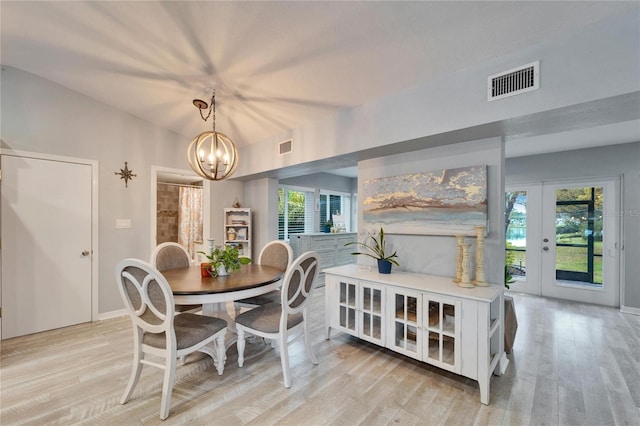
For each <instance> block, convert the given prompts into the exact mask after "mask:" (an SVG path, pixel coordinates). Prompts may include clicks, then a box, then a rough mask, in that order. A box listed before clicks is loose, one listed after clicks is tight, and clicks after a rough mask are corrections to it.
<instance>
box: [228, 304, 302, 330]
mask: <svg viewBox="0 0 640 426" xmlns="http://www.w3.org/2000/svg"><path fill="white" fill-rule="evenodd" d="M281 315H282V305H280V304H279V303H267V304H266V305H262V306H258V307H257V308H254V309H251V310H250V311H247V312H243V313H241V314H240V315H238V316H237V317H236V323H237V324H241V325H244V326H245V327H247V328H250V329H253V330H257V331H261V332H263V333H278V329H279V328H280V316H281ZM301 322H302V313H301V312H298V313H295V314H293V315H289V318H287V329H289V328H291V327H294V326H296V325H298V324H300V323H301Z"/></svg>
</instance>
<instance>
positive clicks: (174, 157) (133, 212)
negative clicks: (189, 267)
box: [0, 67, 244, 314]
mask: <svg viewBox="0 0 640 426" xmlns="http://www.w3.org/2000/svg"><path fill="white" fill-rule="evenodd" d="M0 75H1V83H2V99H1V102H2V105H1V107H2V117H1V120H2V121H1V123H0V125H1V130H2V134H1V135H0V137H1V144H2V145H1V147H2V149H9V150H15V151H29V152H35V153H43V154H53V155H61V156H68V157H75V158H82V159H88V160H97V161H98V163H99V164H98V167H99V187H98V197H99V213H98V214H99V219H98V220H99V231H98V232H99V249H98V250H99V252H98V256H99V272H98V277H99V284H98V285H99V308H98V311H99V313H100V314H104V313H107V312H110V311H114V310H119V309H122V308H123V305H122V300H121V299H120V295H119V294H118V290H117V287H116V285H115V282H114V275H113V274H114V271H115V265H116V263H117V262H118V261H120V260H121V259H123V258H126V257H137V258H142V259H149V257H150V255H151V253H150V252H149V247H150V241H151V211H152V209H151V197H150V192H149V191H151V166H162V167H170V168H176V169H188V166H187V162H186V154H185V152H186V147H187V144H188V142H189V141H188V140H186V139H185V138H183V137H181V136H179V135H177V134H175V133H173V132H170V131H167V130H164V129H160V128H158V127H156V126H153V125H152V124H150V123H148V122H146V121H144V120H141V119H139V118H137V117H134V116H132V115H130V114H127V113H125V112H123V111H120V110H117V109H115V108H112V107H110V106H108V105H105V104H103V103H100V102H97V101H95V100H94V99H91V98H89V97H86V96H84V95H81V94H79V93H77V92H74V91H71V90H69V89H67V88H65V87H62V86H60V85H58V84H55V83H53V82H51V81H48V80H45V79H42V78H40V77H38V76H35V75H33V74H29V73H26V72H24V71H21V70H18V69H15V68H11V67H3V68H2V73H1V74H0ZM125 161H127V162H128V166H129V169H131V170H133V172H134V173H135V174H136V175H137V176H136V177H135V178H134V179H133V181H130V182H129V186H128V188H125V186H124V182H123V181H122V180H121V179H120V177H119V176H117V175H115V174H114V172H117V171H119V170H120V169H121V168H123V167H124V162H125ZM243 188H244V185H243V184H242V183H241V182H216V183H214V184H212V185H211V190H210V192H211V195H210V200H211V218H205V220H208V219H211V223H210V226H211V227H210V229H211V233H212V236H213V237H214V238H215V239H216V241H217V242H220V241H222V232H223V225H222V216H223V210H222V209H223V208H224V207H229V206H231V203H232V202H233V200H234V198H235V197H236V196H237V197H238V199H239V200H240V202H243V201H244V192H243ZM116 219H131V229H115V222H116Z"/></svg>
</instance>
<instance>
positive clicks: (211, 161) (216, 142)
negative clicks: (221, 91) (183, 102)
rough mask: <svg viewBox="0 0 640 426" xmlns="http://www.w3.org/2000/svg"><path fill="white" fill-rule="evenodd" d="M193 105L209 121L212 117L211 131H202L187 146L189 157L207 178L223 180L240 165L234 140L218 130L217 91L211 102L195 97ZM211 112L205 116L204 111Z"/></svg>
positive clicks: (193, 164)
mask: <svg viewBox="0 0 640 426" xmlns="http://www.w3.org/2000/svg"><path fill="white" fill-rule="evenodd" d="M193 105H195V107H196V108H198V111H200V117H201V118H202V119H203V120H204V121H207V119H208V118H209V117H211V118H212V122H213V127H212V130H211V131H206V132H202V133H200V134H199V135H198V136H196V137H195V138H194V139H193V140H192V141H191V143H190V144H189V148H187V159H188V160H189V165H190V166H191V168H192V169H193V170H194V171H195V172H196V173H197V174H198V175H199V176H202V177H203V178H205V179H209V180H223V179H226V178H228V177H229V176H231V175H232V174H233V172H235V171H236V168H237V167H238V149H237V148H236V146H235V144H234V143H233V141H232V140H231V139H230V138H229V137H228V136H227V135H225V134H224V133H220V132H218V131H216V91H215V90H214V91H213V95H212V96H211V103H210V104H207V103H206V102H205V101H203V100H200V99H194V100H193ZM206 109H208V110H209V113H208V114H207V116H206V117H205V116H204V113H203V111H204V110H206Z"/></svg>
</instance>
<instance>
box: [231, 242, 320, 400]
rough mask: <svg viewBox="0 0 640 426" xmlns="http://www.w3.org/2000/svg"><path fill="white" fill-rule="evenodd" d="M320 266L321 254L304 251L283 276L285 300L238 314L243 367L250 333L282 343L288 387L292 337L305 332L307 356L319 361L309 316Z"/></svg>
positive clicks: (239, 351)
mask: <svg viewBox="0 0 640 426" xmlns="http://www.w3.org/2000/svg"><path fill="white" fill-rule="evenodd" d="M318 268H319V262H318V254H317V253H316V252H313V251H308V252H306V253H303V254H302V255H300V256H299V257H298V258H297V259H296V260H294V261H293V263H292V264H291V265H290V266H289V268H288V269H287V272H286V273H285V275H284V278H283V279H282V288H281V299H280V302H281V303H267V304H266V305H262V306H258V307H257V308H254V309H251V310H248V311H246V312H243V313H241V314H240V315H238V316H237V317H236V329H237V331H238V342H237V347H238V365H239V366H240V367H242V366H243V365H244V348H245V336H246V334H248V333H250V334H252V335H254V336H259V337H262V338H264V339H272V340H276V341H277V342H278V346H279V348H280V362H281V364H282V375H283V378H284V387H285V388H289V387H291V377H290V373H289V351H288V344H289V338H290V337H296V336H298V335H300V334H303V336H304V344H305V348H306V350H307V355H308V356H309V358H310V359H311V362H312V363H313V364H318V359H317V358H316V355H315V353H314V352H313V349H312V347H311V341H310V338H309V326H308V318H307V315H308V307H309V301H310V296H311V293H312V292H313V290H314V289H315V286H316V280H317V278H318Z"/></svg>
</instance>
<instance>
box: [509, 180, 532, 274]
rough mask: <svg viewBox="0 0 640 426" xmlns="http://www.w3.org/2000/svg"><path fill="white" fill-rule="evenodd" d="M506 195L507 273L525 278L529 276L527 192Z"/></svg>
mask: <svg viewBox="0 0 640 426" xmlns="http://www.w3.org/2000/svg"><path fill="white" fill-rule="evenodd" d="M505 195H506V196H505V199H506V204H507V205H506V217H507V223H506V232H505V235H506V250H507V256H506V262H505V263H506V267H507V270H506V272H508V273H509V274H510V275H511V276H512V277H524V276H526V275H527V269H526V268H527V191H514V192H507V193H506V194H505Z"/></svg>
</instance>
